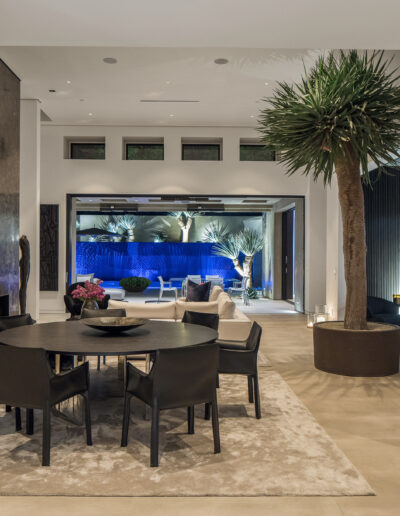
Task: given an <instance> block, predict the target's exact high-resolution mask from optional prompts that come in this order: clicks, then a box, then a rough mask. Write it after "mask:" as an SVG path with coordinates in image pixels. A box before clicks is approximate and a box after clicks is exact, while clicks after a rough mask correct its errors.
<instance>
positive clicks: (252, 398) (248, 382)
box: [247, 376, 254, 403]
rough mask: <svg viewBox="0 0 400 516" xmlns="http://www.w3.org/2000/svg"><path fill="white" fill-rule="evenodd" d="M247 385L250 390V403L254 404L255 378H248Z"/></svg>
mask: <svg viewBox="0 0 400 516" xmlns="http://www.w3.org/2000/svg"><path fill="white" fill-rule="evenodd" d="M247 384H248V390H249V403H254V390H253V378H252V377H251V376H248V377H247Z"/></svg>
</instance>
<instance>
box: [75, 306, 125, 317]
mask: <svg viewBox="0 0 400 516" xmlns="http://www.w3.org/2000/svg"><path fill="white" fill-rule="evenodd" d="M96 317H126V311H125V309H124V308H110V309H100V310H89V309H87V308H84V309H83V310H82V314H81V319H94V318H96Z"/></svg>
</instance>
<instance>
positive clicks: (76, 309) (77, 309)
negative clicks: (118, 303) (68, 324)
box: [64, 281, 110, 321]
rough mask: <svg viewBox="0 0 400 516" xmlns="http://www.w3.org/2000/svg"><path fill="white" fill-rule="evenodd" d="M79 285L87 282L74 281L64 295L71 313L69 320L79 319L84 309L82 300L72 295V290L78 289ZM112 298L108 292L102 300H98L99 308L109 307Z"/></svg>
mask: <svg viewBox="0 0 400 516" xmlns="http://www.w3.org/2000/svg"><path fill="white" fill-rule="evenodd" d="M77 286H81V287H83V286H85V283H84V282H82V281H78V282H77V283H72V284H71V285H69V286H68V287H67V292H66V294H65V296H64V303H65V306H66V308H67V310H68V312H69V313H70V314H71V317H70V318H69V319H68V321H73V320H76V319H79V317H80V315H81V311H82V305H83V303H82V301H80V300H79V299H75V298H74V297H72V292H73V291H74V290H75V289H76V287H77ZM109 300H110V296H109V294H106V295H105V296H104V297H103V299H102V300H101V301H99V302H98V305H99V308H100V309H101V310H105V309H106V308H107V307H108V302H109Z"/></svg>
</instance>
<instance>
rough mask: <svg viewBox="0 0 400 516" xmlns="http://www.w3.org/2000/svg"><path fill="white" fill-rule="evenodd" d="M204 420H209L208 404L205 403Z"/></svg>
mask: <svg viewBox="0 0 400 516" xmlns="http://www.w3.org/2000/svg"><path fill="white" fill-rule="evenodd" d="M204 419H206V420H207V421H208V420H209V419H210V404H209V403H206V404H205V405H204Z"/></svg>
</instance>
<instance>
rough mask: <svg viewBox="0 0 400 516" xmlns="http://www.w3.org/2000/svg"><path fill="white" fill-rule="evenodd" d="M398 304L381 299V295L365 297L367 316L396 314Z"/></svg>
mask: <svg viewBox="0 0 400 516" xmlns="http://www.w3.org/2000/svg"><path fill="white" fill-rule="evenodd" d="M398 310H399V309H398V306H397V305H396V304H395V303H393V302H392V301H388V300H387V299H383V298H381V297H374V296H368V297H367V314H368V317H373V316H374V315H375V314H392V315H397V314H398Z"/></svg>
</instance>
